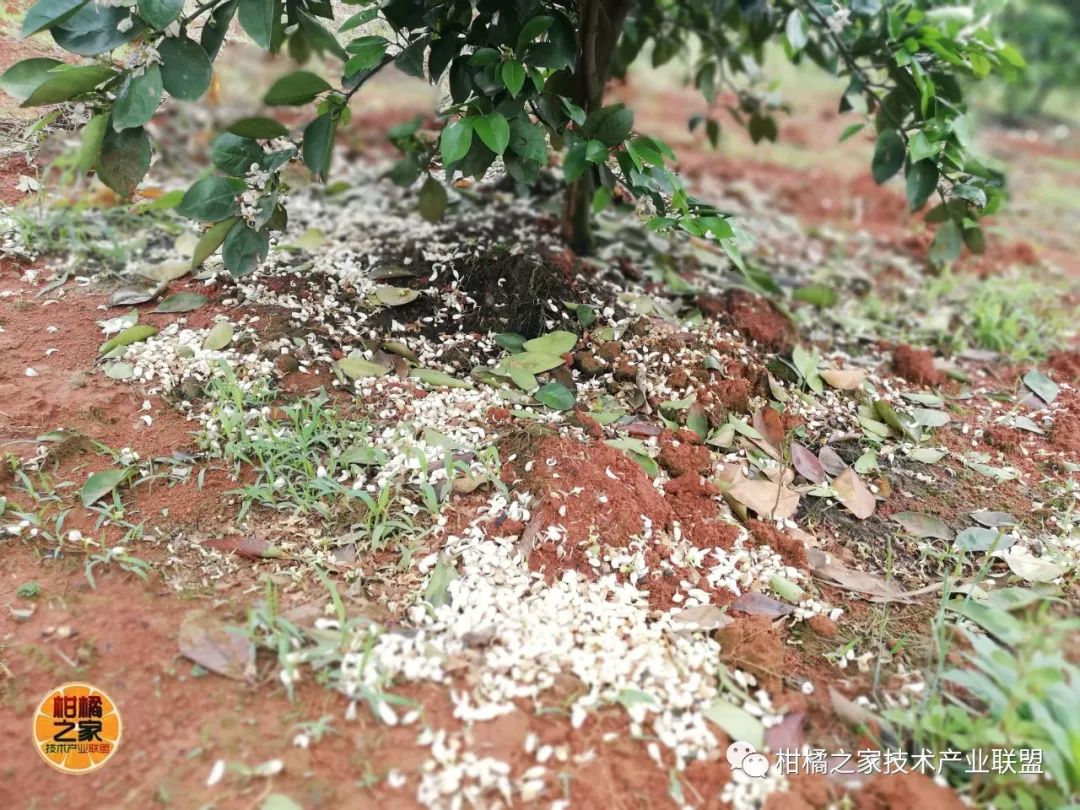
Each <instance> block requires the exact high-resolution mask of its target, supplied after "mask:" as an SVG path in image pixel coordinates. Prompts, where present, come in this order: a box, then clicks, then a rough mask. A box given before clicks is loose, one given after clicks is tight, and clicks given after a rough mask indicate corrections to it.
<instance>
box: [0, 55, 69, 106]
mask: <svg viewBox="0 0 1080 810" xmlns="http://www.w3.org/2000/svg"><path fill="white" fill-rule="evenodd" d="M63 64H64V63H63V62H58V61H57V60H55V59H46V58H44V57H39V58H36V59H24V60H23V61H21V62H16V63H15V64H14V65H12V66H11V67H9V68H8V69H7V70H5V71H4V73H3V75H0V89H3V91H4V92H5V93H7V94H8V95H9V96H11V97H12V98H13V99H15V100H16V101H25V100H26V99H28V98H29V97H30V95H31V94H32V93H33V92H34V91H35V90H37V89H38V87H40V86H41V84H42V83H43V82H44V81H45V80H46V79H48V78H50V76H49V71H50V70H52V69H53V68H55V67H60V66H61V65H63Z"/></svg>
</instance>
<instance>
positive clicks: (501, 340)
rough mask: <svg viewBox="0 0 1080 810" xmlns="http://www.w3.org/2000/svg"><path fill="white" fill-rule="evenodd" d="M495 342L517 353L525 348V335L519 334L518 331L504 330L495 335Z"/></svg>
mask: <svg viewBox="0 0 1080 810" xmlns="http://www.w3.org/2000/svg"><path fill="white" fill-rule="evenodd" d="M495 342H496V343H498V344H499V345H500V346H502V347H503V348H504V349H506V350H508V351H511V352H515V353H516V352H521V351H524V350H525V336H524V335H519V334H518V333H517V332H503V333H501V334H498V335H496V336H495Z"/></svg>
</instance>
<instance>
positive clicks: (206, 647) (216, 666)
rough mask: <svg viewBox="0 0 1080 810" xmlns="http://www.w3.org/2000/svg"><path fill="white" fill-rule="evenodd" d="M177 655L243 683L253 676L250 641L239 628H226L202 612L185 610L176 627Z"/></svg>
mask: <svg viewBox="0 0 1080 810" xmlns="http://www.w3.org/2000/svg"><path fill="white" fill-rule="evenodd" d="M178 645H179V647H180V653H181V654H182V655H183V656H185V657H186V658H190V659H191V660H192V661H194V662H195V663H196V664H198V665H199V666H201V667H203V668H204V669H208V670H210V671H211V672H216V673H217V674H218V675H224V676H225V677H226V678H235V679H236V680H247V679H250V678H251V677H253V676H254V674H255V657H254V655H253V652H252V647H251V642H250V641H249V640H248V639H247V636H246V635H245V634H244V631H243V630H242V629H240V628H239V627H227V626H225V625H224V624H222V623H221V622H219V621H218V620H217V619H215V618H214V617H213V616H211V615H210V614H209V613H207V612H206V611H205V610H189V611H188V612H187V613H186V614H185V615H184V620H183V622H181V624H180V636H179V640H178Z"/></svg>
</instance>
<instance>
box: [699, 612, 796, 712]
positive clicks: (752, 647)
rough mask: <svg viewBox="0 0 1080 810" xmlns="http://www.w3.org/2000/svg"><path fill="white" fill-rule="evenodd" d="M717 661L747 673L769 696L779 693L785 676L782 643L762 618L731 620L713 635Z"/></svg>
mask: <svg viewBox="0 0 1080 810" xmlns="http://www.w3.org/2000/svg"><path fill="white" fill-rule="evenodd" d="M716 640H717V641H719V642H720V647H721V651H720V658H721V659H723V661H724V663H726V664H728V665H729V666H732V667H735V668H736V669H741V670H743V671H744V672H749V673H750V674H751V675H753V676H754V677H755V678H757V680H758V684H759V685H760V687H761V688H762V689H764V690H765V691H767V692H768V693H769V694H770V695H775V694H777V693H778V692H779V691H780V688H781V685H782V683H783V678H784V675H785V670H784V642H783V641H782V640H781V638H780V633H779V632H778V631H777V629H776V628H775V627H774V626H773V623H772V620H771V619H769V618H767V617H765V616H747V617H745V618H738V619H735V621H733V622H732V623H731V624H729V625H727V626H725V627H722V628H720V630H718V631H717V633H716Z"/></svg>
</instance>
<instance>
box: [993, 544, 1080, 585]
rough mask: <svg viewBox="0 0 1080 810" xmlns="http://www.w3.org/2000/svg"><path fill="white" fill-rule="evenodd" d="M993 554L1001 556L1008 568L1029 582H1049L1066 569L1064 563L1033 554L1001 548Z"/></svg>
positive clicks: (1062, 574)
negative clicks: (1060, 563)
mask: <svg viewBox="0 0 1080 810" xmlns="http://www.w3.org/2000/svg"><path fill="white" fill-rule="evenodd" d="M994 556H996V557H1001V558H1002V559H1003V560H1005V564H1006V565H1008V566H1009V570H1011V571H1012V572H1013V573H1014V574H1016V575H1017V576H1018V577H1021V578H1023V579H1026V580H1028V581H1029V582H1050V581H1051V580H1055V579H1057V578H1058V577H1060V576H1064V575H1065V572H1066V571H1067V570H1068V569H1067V568H1066V567H1065V566H1064V565H1059V564H1058V563H1055V562H1052V561H1050V560H1047V559H1045V558H1043V557H1036V556H1034V555H1033V554H1023V553H1019V552H1017V551H1005V550H1002V551H1000V552H998V553H996V554H995V555H994Z"/></svg>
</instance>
